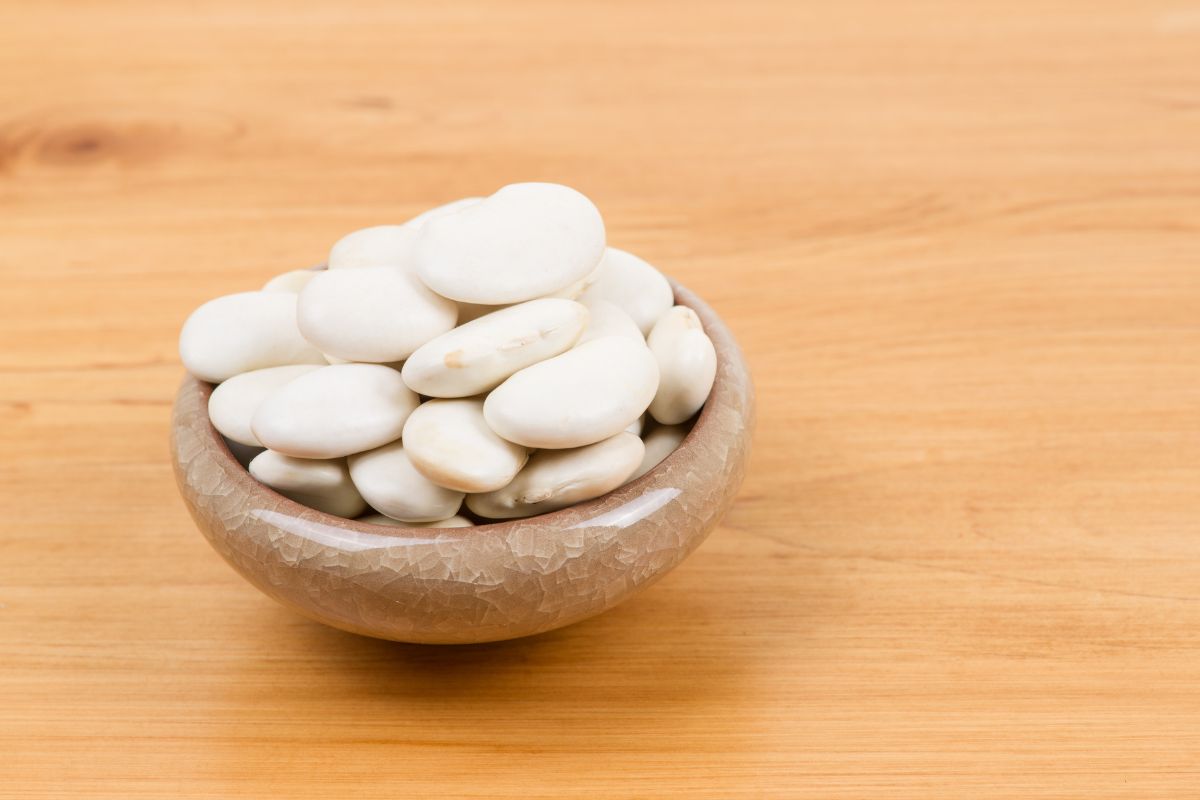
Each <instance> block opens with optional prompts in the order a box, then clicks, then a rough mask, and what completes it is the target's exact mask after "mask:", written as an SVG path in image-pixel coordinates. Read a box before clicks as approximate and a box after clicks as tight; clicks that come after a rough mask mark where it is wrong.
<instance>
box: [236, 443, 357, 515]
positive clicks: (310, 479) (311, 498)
mask: <svg viewBox="0 0 1200 800" xmlns="http://www.w3.org/2000/svg"><path fill="white" fill-rule="evenodd" d="M250 474H251V475H253V476H254V477H255V479H256V480H258V481H259V482H260V483H265V484H266V485H267V486H270V487H271V488H272V489H274V490H275V491H277V492H279V493H280V494H281V495H283V496H284V497H288V498H290V499H292V500H295V501H296V502H297V503H300V504H301V505H306V506H309V507H311V508H315V509H317V510H318V511H324V512H325V513H326V514H333V515H335V516H338V517H357V516H358V515H359V514H361V513H362V512H363V509H365V508H366V507H367V504H366V503H365V502H364V501H363V499H362V496H361V495H359V493H358V490H357V489H355V488H354V484H353V483H352V482H351V481H350V472H349V471H348V470H347V469H346V462H345V460H344V459H340V458H339V459H333V460H326V459H314V458H292V457H291V456H286V455H284V454H283V453H277V452H275V451H274V450H264V451H263V452H261V453H259V454H258V455H257V456H255V457H254V460H253V461H251V462H250Z"/></svg>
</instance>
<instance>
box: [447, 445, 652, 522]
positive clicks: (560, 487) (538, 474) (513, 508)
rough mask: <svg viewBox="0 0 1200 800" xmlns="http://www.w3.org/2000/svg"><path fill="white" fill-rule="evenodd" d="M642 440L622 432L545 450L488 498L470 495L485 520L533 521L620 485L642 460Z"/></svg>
mask: <svg viewBox="0 0 1200 800" xmlns="http://www.w3.org/2000/svg"><path fill="white" fill-rule="evenodd" d="M643 449H644V448H643V446H642V440H641V439H639V438H638V437H636V436H634V435H633V434H632V433H626V432H624V431H622V432H621V433H618V434H617V435H616V436H613V437H611V438H608V439H605V440H603V441H600V442H596V443H595V444H590V445H587V446H585V447H577V448H574V449H572V450H541V451H538V452H537V453H534V454H533V456H531V457H530V459H529V463H528V464H527V465H526V466H525V468H524V469H523V470H521V471H520V472H519V473H518V474H517V477H516V478H514V479H513V481H512V483H510V484H508V485H507V486H505V487H503V488H501V489H498V490H496V491H494V492H488V493H487V494H472V495H468V496H467V508H469V509H471V510H472V511H474V512H475V513H476V514H478V515H480V516H481V517H488V518H490V519H508V518H511V517H528V516H530V515H532V514H543V513H545V512H547V511H554V510H556V509H559V508H565V507H567V506H569V505H573V504H574V503H580V502H583V501H584V500H591V499H592V498H594V497H599V496H600V495H602V494H605V493H606V492H609V491H612V490H613V489H615V488H617V487H618V486H620V485H621V484H622V483H623V482H624V481H625V479H626V478H627V477H629V475H630V473H632V472H633V471H634V470H635V469H637V466H638V464H639V463H641V460H642V453H643Z"/></svg>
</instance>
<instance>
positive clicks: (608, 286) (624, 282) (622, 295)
mask: <svg viewBox="0 0 1200 800" xmlns="http://www.w3.org/2000/svg"><path fill="white" fill-rule="evenodd" d="M579 300H580V302H581V303H584V304H585V305H586V304H587V303H589V302H590V301H592V300H607V301H608V302H610V303H612V304H614V305H616V306H617V307H619V308H621V309H622V310H624V311H625V313H626V314H628V315H629V316H630V317H632V318H633V321H634V322H636V323H637V326H638V328H639V329H640V330H641V331H642V335H643V336H645V335H646V334H648V333H650V329H651V328H652V327H654V323H655V322H656V321H657V320H658V318H659V317H661V316H662V315H663V313H664V312H666V310H667V309H668V308H670V307H671V304H672V303H674V302H675V295H674V292H672V291H671V284H670V283H668V282H667V279H666V278H665V277H664V276H663V274H662V273H661V272H659V271H658V270H656V269H655V268H654V267H652V266H650V265H649V264H648V263H646V262H645V261H643V260H642V259H640V258H638V257H637V256H635V255H633V254H632V253H627V252H625V251H624V250H618V249H617V248H615V247H609V248H606V249H605V251H604V260H603V261H601V262H600V274H599V275H598V276H597V277H596V282H595V283H593V284H592V286H591V288H589V289H588V290H587V291H586V292H584V293H583V295H582V296H581V297H580V298H579Z"/></svg>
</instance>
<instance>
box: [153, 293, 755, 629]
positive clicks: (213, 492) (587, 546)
mask: <svg viewBox="0 0 1200 800" xmlns="http://www.w3.org/2000/svg"><path fill="white" fill-rule="evenodd" d="M672 286H673V288H674V290H675V300H676V302H677V303H679V304H680V305H685V306H688V307H689V308H691V309H693V310H694V311H695V312H696V313H697V314H698V315H699V316H700V319H701V321H702V322H703V323H704V328H705V330H706V331H707V332H708V335H709V337H710V338H711V339H712V341H713V344H714V345H715V346H716V351H717V377H716V382H715V383H714V385H713V390H712V394H711V395H710V396H709V398H708V402H707V403H706V404H705V406H704V408H703V410H702V411H701V412H700V416H699V418H698V419H697V420H696V423H695V425H694V427H693V428H692V430H691V432H690V433H689V434H688V436H687V437H686V438H685V439H684V441H683V442H682V444H680V446H679V447H678V448H677V449H676V450H675V452H673V453H672V454H671V455H670V456H668V457H667V458H666V460H665V461H663V462H662V463H661V464H659V465H658V466H657V467H655V468H654V469H653V470H651V471H650V472H648V473H646V474H645V475H643V476H642V477H641V478H638V479H637V480H635V481H633V482H631V483H629V484H627V485H625V486H622V487H621V488H619V489H617V490H615V491H613V492H610V493H609V494H606V495H604V496H603V497H599V498H597V499H595V500H591V501H588V502H586V503H581V504H579V505H575V506H572V507H570V508H566V509H563V510H561V511H554V512H551V513H548V514H543V515H541V516H537V517H529V518H526V519H517V520H511V521H506V522H500V523H495V524H490V525H480V526H477V527H474V528H392V527H383V526H378V525H371V524H368V523H362V522H355V521H353V520H347V519H342V518H340V517H334V516H331V515H329V514H324V513H321V512H319V511H315V510H313V509H311V508H308V507H306V506H302V505H300V504H299V503H295V502H293V501H291V500H289V499H287V498H286V497H283V496H282V495H280V494H277V493H276V492H275V491H273V490H272V489H270V488H268V487H266V486H264V485H262V484H260V483H258V482H257V481H255V480H254V479H253V478H252V477H250V474H249V473H248V472H247V471H246V469H245V468H244V467H243V466H242V465H241V464H240V463H238V461H237V460H236V459H235V458H234V456H233V454H232V453H231V452H230V450H229V448H228V447H226V445H225V443H224V440H223V439H222V438H221V436H220V435H219V434H218V433H217V432H216V430H215V429H214V428H213V427H212V425H211V424H210V423H209V421H208V413H207V406H208V397H209V394H210V393H211V392H212V386H211V385H210V384H207V383H203V382H201V381H198V380H196V379H195V378H192V377H190V376H189V377H188V378H186V379H185V380H184V382H183V385H182V386H181V387H180V389H179V393H178V395H177V397H176V398H175V408H174V413H173V419H172V425H171V451H172V456H173V461H174V465H175V477H176V480H177V482H178V484H179V491H180V493H181V494H182V495H183V499H184V502H185V503H186V504H187V507H188V510H189V511H190V512H191V514H192V517H193V518H194V519H195V520H196V524H197V526H199V528H200V531H201V533H203V534H204V536H205V537H206V538H207V539H208V541H209V543H210V544H211V545H212V546H213V548H214V549H215V550H216V551H217V552H218V553H220V554H221V556H222V557H223V558H224V559H225V560H226V561H228V562H229V563H230V565H232V566H233V568H234V569H236V570H237V571H238V572H240V573H241V574H242V576H243V577H244V578H246V580H248V581H250V583H252V584H254V585H255V586H257V587H258V588H259V589H260V590H262V591H263V592H264V593H266V594H267V595H269V596H270V597H273V598H274V599H276V600H278V601H279V602H280V603H282V604H283V605H285V606H287V607H289V608H292V609H294V610H295V611H298V612H300V613H301V614H304V615H306V616H308V617H311V618H312V619H315V620H317V621H318V622H323V623H325V624H326V625H332V626H333V627H335V628H341V629H342V630H347V631H352V632H354V633H359V634H363V635H366V636H375V637H378V638H381V639H392V640H396V641H403V642H423V643H445V644H450V643H471V642H487V641H496V640H500V639H512V638H516V637H518V636H529V635H532V634H536V633H542V632H544V631H549V630H553V629H554V628H559V627H562V626H564V625H570V624H571V623H573V622H578V621H579V620H582V619H586V618H587V617H591V616H594V615H596V614H599V613H600V612H602V611H605V610H607V609H610V608H612V607H613V606H615V605H617V604H618V603H620V602H622V601H623V600H626V599H627V598H629V597H631V596H633V595H634V594H636V593H637V592H639V591H641V590H642V589H644V588H646V587H647V586H649V585H650V584H651V583H653V582H654V581H656V580H657V579H659V578H661V577H662V576H663V575H665V574H666V573H667V572H668V571H670V570H671V569H672V568H673V567H675V566H676V565H677V564H679V562H681V561H683V559H684V558H686V557H687V556H688V554H689V553H691V552H692V551H693V550H695V549H696V547H697V546H698V545H699V544H700V543H701V542H702V541H704V539H705V537H706V536H707V535H708V533H709V531H711V530H712V529H713V527H714V526H716V524H717V522H718V521H719V520H720V518H721V516H722V514H724V513H725V511H726V510H727V509H728V508H729V506H730V504H731V503H732V502H733V498H734V496H735V495H736V493H737V490H738V487H739V486H740V485H741V482H742V476H743V474H744V471H745V466H746V457H747V454H748V450H749V446H750V437H751V432H752V429H753V424H754V390H753V386H752V385H751V382H750V376H749V374H748V372H747V370H746V364H745V362H744V360H743V358H742V354H741V352H740V351H739V350H738V347H737V344H736V342H734V339H733V336H732V335H731V334H730V332H729V330H728V328H726V327H725V325H724V323H722V322H721V320H720V318H719V317H717V315H716V314H715V313H714V312H713V311H712V309H710V308H709V307H708V306H707V305H705V304H704V302H703V301H701V300H700V298H698V297H697V296H696V295H694V294H692V293H691V292H690V291H688V290H687V289H685V288H684V287H683V286H680V285H679V284H677V283H674V282H673V283H672Z"/></svg>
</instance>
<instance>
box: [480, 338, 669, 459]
mask: <svg viewBox="0 0 1200 800" xmlns="http://www.w3.org/2000/svg"><path fill="white" fill-rule="evenodd" d="M657 389H658V365H657V364H656V363H655V360H654V356H653V355H651V353H650V351H649V350H648V349H647V348H646V346H645V345H644V344H640V343H638V342H634V341H631V340H630V339H627V338H625V337H622V336H606V337H604V338H602V339H594V340H592V341H590V342H588V343H586V344H582V345H579V346H578V347H575V348H574V349H572V350H568V351H567V352H565V353H563V354H562V355H560V356H555V357H554V358H551V359H547V360H546V361H542V362H541V363H538V364H534V365H533V366H532V367H526V368H525V369H523V370H521V371H520V372H518V373H516V374H515V375H513V376H512V377H511V378H509V379H508V380H506V381H505V382H504V383H502V384H500V385H499V386H498V387H496V388H495V389H494V390H492V393H491V394H489V395H488V397H487V400H486V401H485V402H484V406H483V414H484V417H485V418H486V419H487V423H488V425H489V426H491V428H492V430H494V431H495V432H496V433H498V434H499V435H500V436H502V437H504V438H505V439H507V440H509V441H510V442H516V443H517V444H523V445H525V446H526V447H538V448H541V447H551V448H561V447H580V446H582V445H585V444H591V443H592V442H598V441H600V440H601V439H607V438H608V437H610V436H612V435H614V434H616V433H618V432H620V431H621V430H623V429H624V428H625V426H626V425H628V424H629V423H631V422H633V421H634V420H635V419H637V418H638V417H639V416H641V414H642V412H644V411H645V410H646V408H647V406H649V405H650V401H651V400H652V399H653V398H654V393H655V391H656V390H657Z"/></svg>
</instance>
